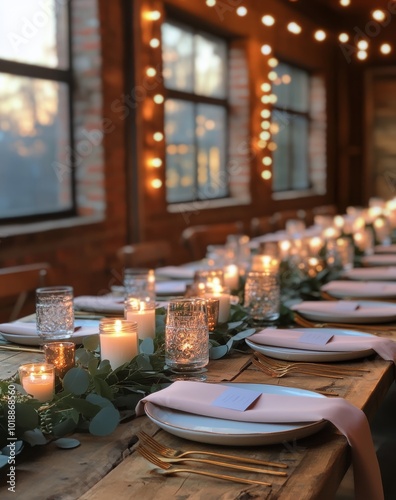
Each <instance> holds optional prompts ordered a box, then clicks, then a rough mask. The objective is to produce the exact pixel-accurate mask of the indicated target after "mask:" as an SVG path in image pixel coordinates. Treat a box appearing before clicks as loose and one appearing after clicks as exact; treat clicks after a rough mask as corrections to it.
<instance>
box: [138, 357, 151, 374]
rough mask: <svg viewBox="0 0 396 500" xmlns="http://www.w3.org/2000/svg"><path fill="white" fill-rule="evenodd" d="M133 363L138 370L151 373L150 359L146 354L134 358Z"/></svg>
mask: <svg viewBox="0 0 396 500" xmlns="http://www.w3.org/2000/svg"><path fill="white" fill-rule="evenodd" d="M135 362H136V366H137V368H138V370H143V371H151V370H152V369H153V367H152V366H151V362H150V358H149V356H147V354H139V355H138V356H136V358H135Z"/></svg>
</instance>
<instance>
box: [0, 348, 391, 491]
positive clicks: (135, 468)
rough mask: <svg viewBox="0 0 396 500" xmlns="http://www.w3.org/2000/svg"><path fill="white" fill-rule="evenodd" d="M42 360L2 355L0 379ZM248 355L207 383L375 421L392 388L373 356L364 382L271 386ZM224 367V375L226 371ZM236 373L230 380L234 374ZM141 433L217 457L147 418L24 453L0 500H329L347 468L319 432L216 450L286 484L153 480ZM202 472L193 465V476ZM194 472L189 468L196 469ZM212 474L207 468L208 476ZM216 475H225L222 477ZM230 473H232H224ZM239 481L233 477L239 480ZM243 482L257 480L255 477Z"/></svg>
mask: <svg viewBox="0 0 396 500" xmlns="http://www.w3.org/2000/svg"><path fill="white" fill-rule="evenodd" d="M42 359H43V355H42V354H41V353H27V352H11V351H3V350H1V349H0V377H1V378H6V377H9V376H11V375H13V374H14V373H15V372H16V370H17V368H18V366H20V365H21V364H23V363H27V362H35V361H40V360H42ZM250 359H251V355H249V354H239V355H234V356H232V357H231V358H229V359H228V360H227V359H222V360H219V361H212V362H211V363H210V365H209V370H208V381H209V382H210V381H216V382H219V380H221V374H222V373H224V374H225V376H226V379H227V380H230V379H233V380H234V381H236V382H244V383H261V384H276V385H281V386H291V387H297V388H303V389H308V390H311V391H325V392H328V393H333V394H337V395H339V396H341V397H343V398H345V399H347V400H348V401H350V402H351V403H353V404H354V405H356V406H357V407H359V408H362V409H363V410H364V412H365V413H366V415H367V417H368V418H369V420H370V419H371V418H373V416H374V415H375V413H376V411H377V409H378V407H379V405H380V404H381V402H382V400H383V399H384V397H385V395H386V393H387V390H388V388H389V387H390V385H391V384H392V382H393V380H394V367H393V364H392V363H391V362H389V361H383V360H381V359H378V358H376V357H374V356H372V357H370V358H368V359H363V360H357V361H351V362H349V363H345V362H344V363H337V364H340V366H342V365H351V364H353V366H355V367H356V368H364V369H367V370H369V371H368V372H367V373H364V374H363V375H362V376H349V375H348V376H347V375H346V376H345V377H344V378H343V379H332V378H324V377H320V378H318V377H315V376H311V375H290V376H289V375H288V376H286V377H284V378H280V379H274V378H271V377H269V376H267V375H265V374H263V373H262V372H261V371H259V370H258V369H256V368H255V367H254V365H252V364H251V363H250ZM227 367H228V368H229V369H227ZM233 371H234V374H233ZM141 429H142V430H144V431H146V432H147V433H150V434H151V435H155V437H156V438H157V439H158V440H159V441H161V442H162V443H164V444H166V445H170V446H171V447H173V448H181V449H184V450H187V449H202V450H205V449H211V450H218V449H219V448H220V447H219V446H215V445H205V444H200V443H195V442H192V441H187V440H184V439H181V438H178V437H176V436H173V435H171V434H169V433H167V432H165V431H163V430H160V429H159V428H158V427H157V426H156V425H155V424H154V423H152V422H151V421H150V420H149V419H148V418H147V417H145V416H144V417H139V418H136V419H133V420H131V421H129V422H126V423H122V424H120V425H119V426H118V428H117V429H116V430H115V432H114V433H113V434H111V435H110V436H107V437H101V438H99V437H93V436H91V435H88V434H78V436H77V437H78V439H79V440H80V442H81V446H79V447H78V448H75V449H70V450H63V449H59V448H57V447H56V446H55V444H54V443H49V444H47V445H46V446H36V447H34V448H31V449H29V450H25V451H24V452H23V453H22V455H19V456H18V457H17V470H16V492H17V497H15V494H14V493H10V492H8V491H7V485H6V478H4V477H2V482H1V483H0V496H1V498H2V499H3V500H5V499H8V498H23V499H27V500H30V499H36V498H37V499H40V500H44V499H48V500H49V499H57V500H68V499H77V498H82V499H84V500H89V499H92V500H101V499H103V500H105V499H106V500H107V499H108V498H117V499H128V498H130V499H139V500H152V499H156V500H161V499H164V500H165V499H166V500H168V499H169V498H179V499H183V500H184V499H198V498H199V499H202V498H205V499H206V500H209V499H216V500H218V499H237V498H239V499H240V498H260V499H274V498H277V499H282V500H283V499H293V500H295V499H296V498H298V499H299V500H303V499H315V498H318V499H319V498H320V499H321V500H323V499H327V498H329V499H330V498H333V497H334V494H335V492H336V490H337V488H338V486H339V483H340V482H341V480H342V478H343V476H344V474H345V472H346V470H347V468H348V466H349V465H350V449H349V447H348V445H347V442H346V439H345V437H343V436H342V435H340V434H339V433H338V432H337V431H336V430H335V429H334V427H332V426H331V425H330V424H328V425H326V426H325V428H324V429H323V430H321V431H320V432H318V433H316V434H314V435H312V436H310V437H307V438H304V439H301V440H299V441H298V442H290V443H286V442H285V443H281V444H278V445H267V446H253V447H251V446H250V447H228V446H227V447H221V448H222V451H223V452H226V453H227V452H228V453H232V454H236V455H239V456H248V457H253V458H257V459H261V460H269V461H281V462H284V463H287V464H288V469H287V472H288V476H287V477H286V478H283V477H279V478H278V477H275V476H263V477H261V478H260V479H261V480H264V481H270V482H271V483H272V487H271V488H270V487H266V486H258V485H243V484H237V483H231V482H226V481H223V480H219V479H212V478H209V477H202V476H198V475H193V474H185V473H183V474H178V475H176V476H168V477H165V476H160V475H158V474H155V473H152V472H151V469H152V466H151V465H150V464H149V463H148V462H147V461H146V460H145V459H143V458H142V457H141V456H140V455H139V454H138V453H137V452H136V451H135V448H136V445H137V442H138V440H137V438H136V433H137V432H138V431H139V430H141ZM199 466H200V464H196V467H197V468H198V467H199ZM194 467H195V465H194ZM212 470H213V468H212ZM221 472H223V473H226V471H225V470H224V469H223V470H221ZM227 472H228V473H230V471H227ZM238 473H239V472H238ZM242 475H243V477H247V478H251V479H257V474H255V473H250V472H249V473H243V474H242Z"/></svg>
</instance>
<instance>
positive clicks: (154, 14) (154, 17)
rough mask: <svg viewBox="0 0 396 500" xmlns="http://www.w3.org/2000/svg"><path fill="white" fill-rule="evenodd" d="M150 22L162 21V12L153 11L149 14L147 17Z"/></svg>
mask: <svg viewBox="0 0 396 500" xmlns="http://www.w3.org/2000/svg"><path fill="white" fill-rule="evenodd" d="M146 17H147V18H148V19H150V21H158V19H161V12H160V11H159V10H151V11H150V12H147V16H146Z"/></svg>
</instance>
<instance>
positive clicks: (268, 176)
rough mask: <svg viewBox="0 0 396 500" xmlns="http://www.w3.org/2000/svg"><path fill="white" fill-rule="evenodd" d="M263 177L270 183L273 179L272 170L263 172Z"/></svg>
mask: <svg viewBox="0 0 396 500" xmlns="http://www.w3.org/2000/svg"><path fill="white" fill-rule="evenodd" d="M261 177H262V178H263V179H264V180H265V181H268V180H269V179H271V177H272V173H271V170H263V171H262V172H261Z"/></svg>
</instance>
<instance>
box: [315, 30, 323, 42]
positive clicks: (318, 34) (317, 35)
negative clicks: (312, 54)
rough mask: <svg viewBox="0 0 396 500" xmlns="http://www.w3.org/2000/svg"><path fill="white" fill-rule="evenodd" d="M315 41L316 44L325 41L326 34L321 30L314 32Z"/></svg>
mask: <svg viewBox="0 0 396 500" xmlns="http://www.w3.org/2000/svg"><path fill="white" fill-rule="evenodd" d="M314 36H315V40H317V41H318V42H323V40H326V32H325V31H323V30H317V31H315V35H314Z"/></svg>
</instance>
